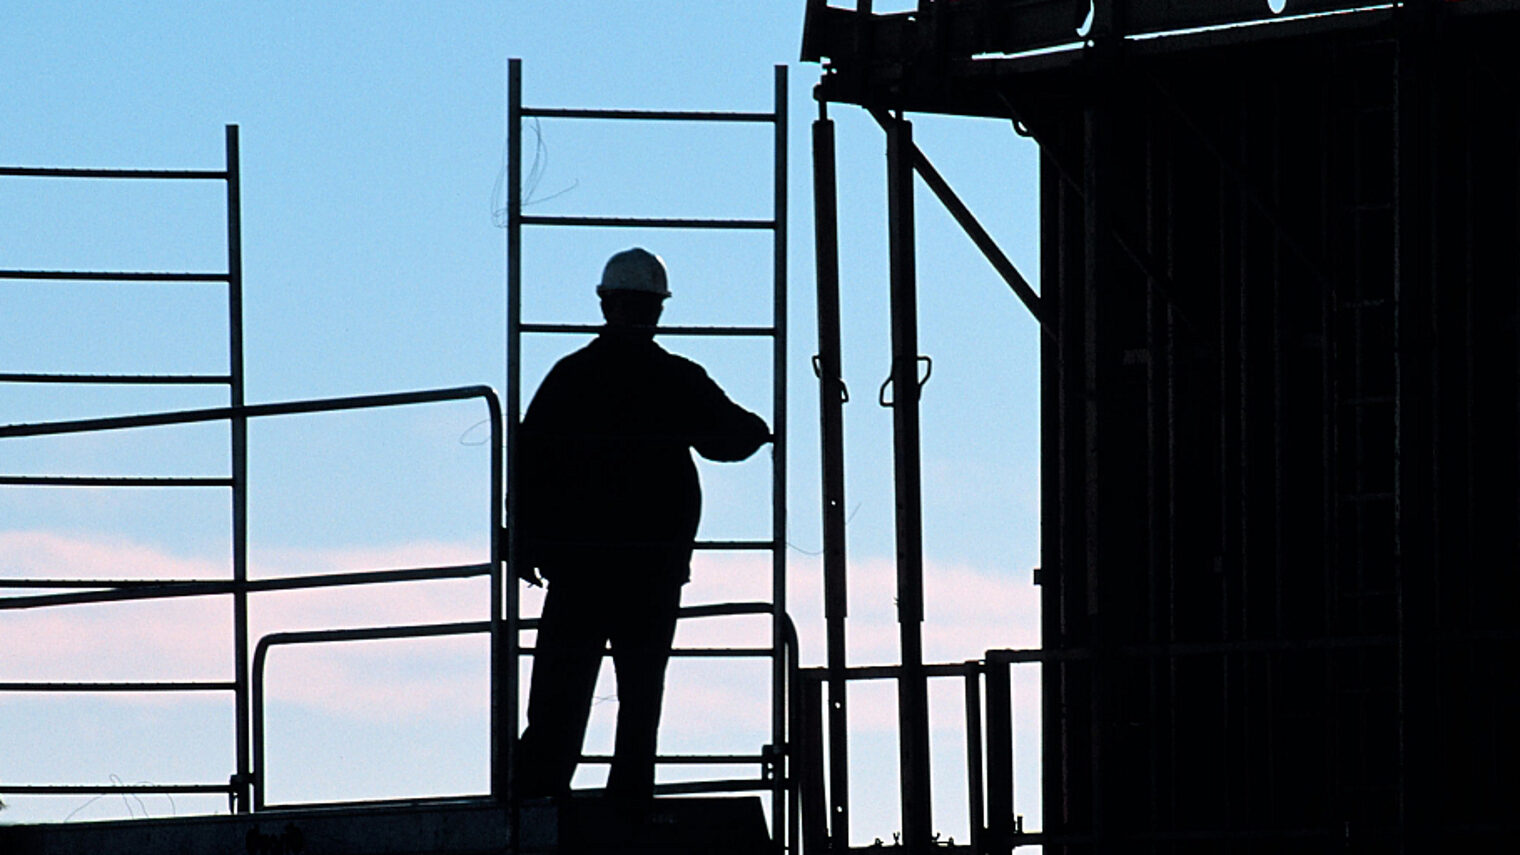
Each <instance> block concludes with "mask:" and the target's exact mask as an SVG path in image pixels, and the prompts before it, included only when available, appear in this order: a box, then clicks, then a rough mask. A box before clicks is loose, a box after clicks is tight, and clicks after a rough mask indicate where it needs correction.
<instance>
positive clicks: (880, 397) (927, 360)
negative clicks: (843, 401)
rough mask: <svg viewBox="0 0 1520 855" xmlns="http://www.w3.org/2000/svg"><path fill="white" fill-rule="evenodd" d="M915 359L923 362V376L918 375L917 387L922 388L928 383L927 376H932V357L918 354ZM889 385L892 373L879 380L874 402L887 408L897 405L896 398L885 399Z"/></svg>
mask: <svg viewBox="0 0 1520 855" xmlns="http://www.w3.org/2000/svg"><path fill="white" fill-rule="evenodd" d="M916 361H917V362H920V363H923V366H924V376H923V377H920V378H919V380H918V388H919V389H920V390H922V389H923V388H924V386H925V385H927V384H928V382H929V378H930V377H932V376H934V359H933V358H932V357H928V356H924V355H922V354H920V355H919V356H918V357H917V358H916ZM891 385H892V375H891V374H888V375H887V379H885V380H883V381H881V388H880V389H878V390H877V392H876V402H877V403H878V404H880V405H882V406H883V407H886V408H888V409H891V408H892V407H894V406H896V405H897V401H896V399H893V400H891V401H889V400H887V389H888V388H890V387H891Z"/></svg>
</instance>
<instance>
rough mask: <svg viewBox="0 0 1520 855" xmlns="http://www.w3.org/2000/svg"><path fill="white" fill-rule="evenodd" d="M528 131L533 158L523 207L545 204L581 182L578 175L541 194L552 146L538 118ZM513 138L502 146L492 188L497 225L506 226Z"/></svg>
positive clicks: (493, 210)
mask: <svg viewBox="0 0 1520 855" xmlns="http://www.w3.org/2000/svg"><path fill="white" fill-rule="evenodd" d="M527 128H528V131H529V132H530V133H531V134H533V160H532V162H531V163H530V164H529V165H528V174H527V175H526V176H524V177H523V188H522V206H523V207H524V208H527V207H531V206H533V205H539V204H543V203H544V202H548V201H549V200H551V199H558V198H559V197H561V196H563V195H565V194H566V193H569V192H570V191H572V190H574V189H576V188H577V187H579V186H580V184H581V182H580V180H579V179H575V180H572V181H571V182H570V184H569V186H567V187H565V188H563V189H561V190H558V191H556V192H554V193H550V194H549V195H547V196H539V195H537V194H538V186H539V184H541V183H542V182H543V180H544V173H546V172H548V170H549V146H548V145H547V144H546V143H545V142H544V132H543V128H542V127H541V126H540V124H539V121H538V119H533V121H532V122H531V123H529V124H528V125H527ZM510 144H511V141H510V140H507V141H504V142H503V143H502V146H501V167H500V168H499V169H498V170H497V171H496V183H495V185H494V186H493V187H492V188H491V224H492V225H494V226H496V227H497V228H498V229H504V228H506V227H507V213H508V212H507V203H506V199H505V198H504V196H505V193H506V186H507V153H508V152H507V146H508V145H510Z"/></svg>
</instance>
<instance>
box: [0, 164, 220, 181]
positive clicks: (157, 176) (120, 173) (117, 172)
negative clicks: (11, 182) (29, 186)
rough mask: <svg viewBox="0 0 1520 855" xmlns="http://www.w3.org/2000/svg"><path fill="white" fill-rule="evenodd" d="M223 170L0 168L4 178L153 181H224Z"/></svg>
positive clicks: (66, 167)
mask: <svg viewBox="0 0 1520 855" xmlns="http://www.w3.org/2000/svg"><path fill="white" fill-rule="evenodd" d="M227 175H228V173H227V171H226V170H224V169H89V168H80V167H72V166H64V167H59V166H0V177H4V178H127V179H135V178H147V179H153V180H170V181H178V180H192V181H204V180H208V179H213V180H225V179H226V178H227Z"/></svg>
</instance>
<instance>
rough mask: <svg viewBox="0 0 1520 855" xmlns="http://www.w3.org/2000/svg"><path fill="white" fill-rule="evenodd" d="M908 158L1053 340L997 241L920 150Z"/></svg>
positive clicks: (878, 115)
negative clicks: (911, 158) (911, 159)
mask: <svg viewBox="0 0 1520 855" xmlns="http://www.w3.org/2000/svg"><path fill="white" fill-rule="evenodd" d="M871 115H872V116H874V117H875V119H876V121H877V123H879V124H881V125H882V127H883V128H885V127H886V123H887V122H889V121H891V119H890V118H889V117H888V115H887V113H886V112H885V111H883V110H879V109H877V110H872V111H871ZM912 157H913V168H914V170H916V171H917V172H918V174H919V176H920V177H922V178H923V179H924V184H926V185H928V187H929V189H930V190H932V191H934V195H935V196H936V197H938V198H939V201H940V204H942V205H944V206H945V210H946V211H949V212H950V216H951V217H953V218H954V219H955V221H956V222H957V223H958V224H960V227H961V229H963V230H964V231H965V232H966V236H967V237H969V238H971V242H972V243H974V244H976V248H977V249H979V250H981V251H982V255H983V257H985V258H986V259H987V262H988V263H989V264H991V265H992V267H993V269H994V270H996V271H997V272H998V275H999V276H1001V277H1003V281H1004V282H1006V283H1008V287H1009V288H1011V289H1013V293H1014V295H1015V296H1017V297H1018V298H1019V300H1020V301H1021V302H1022V303H1023V304H1024V308H1026V309H1028V310H1029V313H1030V314H1031V315H1034V319H1035V320H1036V321H1038V322H1039V323H1040V329H1041V330H1042V331H1043V332H1044V333H1045V335H1047V336H1054V335H1055V332H1054V330H1053V329H1051V328H1050V326H1049V325H1047V324H1046V323H1045V318H1044V313H1043V311H1042V310H1041V309H1040V295H1039V294H1036V293H1035V291H1034V288H1032V287H1030V285H1029V282H1028V280H1026V279H1025V278H1024V275H1023V274H1022V273H1020V272H1019V269H1018V268H1017V267H1015V266H1014V265H1013V262H1012V261H1009V260H1008V256H1007V255H1004V254H1003V250H1002V248H1001V247H999V246H998V245H997V241H995V240H993V239H992V235H990V234H988V233H987V230H986V229H984V228H982V224H981V222H980V221H978V220H977V218H976V215H975V214H973V213H971V209H970V208H967V207H966V203H965V202H962V201H961V198H960V197H959V196H957V195H956V194H955V191H954V190H953V189H951V187H950V184H949V182H947V181H945V179H944V176H942V175H940V174H939V170H938V169H935V168H934V164H932V163H930V162H929V158H928V156H927V155H925V154H924V153H923V150H922V149H920V148H919V147H918V145H917V144H915V145H914V146H913V152H912Z"/></svg>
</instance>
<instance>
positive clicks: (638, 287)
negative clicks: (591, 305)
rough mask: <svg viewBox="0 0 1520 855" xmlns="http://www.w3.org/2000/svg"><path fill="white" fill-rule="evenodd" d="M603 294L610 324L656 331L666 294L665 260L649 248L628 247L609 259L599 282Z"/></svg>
mask: <svg viewBox="0 0 1520 855" xmlns="http://www.w3.org/2000/svg"><path fill="white" fill-rule="evenodd" d="M596 293H597V295H598V296H599V297H601V298H602V317H604V318H606V319H607V325H608V326H609V327H616V328H619V329H621V330H625V331H626V330H631V329H637V330H639V331H641V332H647V334H648V335H649V336H651V337H652V336H653V335H654V326H655V324H657V323H659V321H660V312H661V311H662V310H663V309H664V304H665V298H666V297H669V296H670V289H669V288H667V287H666V285H665V262H663V261H661V260H660V257H659V256H658V255H655V254H654V253H652V252H650V251H648V250H646V249H639V248H634V249H625V250H623V251H622V252H620V253H618V254H616V255H614V256H612V258H610V259H608V260H607V266H606V267H604V268H603V269H602V281H601V283H600V284H598V285H597V286H596Z"/></svg>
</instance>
